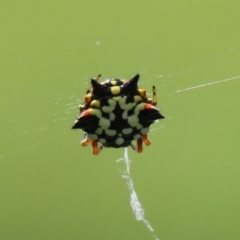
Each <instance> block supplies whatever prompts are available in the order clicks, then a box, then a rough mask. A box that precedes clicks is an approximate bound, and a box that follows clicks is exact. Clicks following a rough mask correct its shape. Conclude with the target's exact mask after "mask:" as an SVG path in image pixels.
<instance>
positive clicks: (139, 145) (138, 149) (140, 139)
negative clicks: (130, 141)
mask: <svg viewBox="0 0 240 240" xmlns="http://www.w3.org/2000/svg"><path fill="white" fill-rule="evenodd" d="M142 142H143V140H142V138H139V139H138V140H137V152H139V153H141V152H142V150H143V149H142Z"/></svg>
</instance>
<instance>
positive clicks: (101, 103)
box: [72, 74, 164, 155]
mask: <svg viewBox="0 0 240 240" xmlns="http://www.w3.org/2000/svg"><path fill="white" fill-rule="evenodd" d="M100 77H101V75H98V76H97V77H96V78H94V79H91V85H92V86H91V87H90V88H89V89H88V90H87V93H86V95H85V96H84V103H83V104H81V105H80V106H79V109H80V114H79V115H78V118H77V120H76V121H75V122H74V125H73V126H72V129H77V128H80V129H82V130H83V131H84V135H83V140H82V141H81V145H82V146H84V147H85V146H87V145H89V144H90V143H91V144H92V148H93V154H94V155H97V154H99V153H100V151H101V150H102V149H103V147H113V148H120V147H128V146H131V148H132V149H133V150H135V151H137V152H138V153H141V152H142V150H143V147H142V145H143V143H144V144H145V145H146V146H149V145H150V140H149V139H148V137H147V133H148V132H149V127H150V125H151V124H152V123H153V122H154V121H156V120H157V119H162V118H164V116H163V115H162V114H161V113H160V112H159V109H158V108H156V105H157V97H156V88H155V86H153V87H152V94H153V96H152V98H147V96H146V90H145V89H139V88H138V80H139V74H137V75H135V76H134V77H133V78H131V79H130V80H122V79H115V78H114V79H111V80H109V79H108V80H105V81H104V82H101V83H100V82H99V80H100ZM133 140H136V141H137V146H135V145H134V144H133V143H132V141H133Z"/></svg>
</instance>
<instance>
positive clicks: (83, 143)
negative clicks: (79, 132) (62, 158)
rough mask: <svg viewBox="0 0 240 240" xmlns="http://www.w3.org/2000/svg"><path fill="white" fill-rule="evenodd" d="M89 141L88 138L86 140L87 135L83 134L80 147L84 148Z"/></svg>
mask: <svg viewBox="0 0 240 240" xmlns="http://www.w3.org/2000/svg"><path fill="white" fill-rule="evenodd" d="M91 141H92V140H91V139H90V138H88V136H87V133H86V132H84V134H83V140H82V141H81V145H82V146H83V147H86V146H87V145H88V144H89V143H90V142H91Z"/></svg>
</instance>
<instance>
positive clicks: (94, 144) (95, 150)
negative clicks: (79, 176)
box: [92, 140, 103, 155]
mask: <svg viewBox="0 0 240 240" xmlns="http://www.w3.org/2000/svg"><path fill="white" fill-rule="evenodd" d="M92 147H93V154H94V155H98V154H99V153H100V152H101V150H102V149H103V145H101V146H100V147H98V142H97V140H93V141H92Z"/></svg>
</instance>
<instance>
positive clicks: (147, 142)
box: [142, 134, 151, 146]
mask: <svg viewBox="0 0 240 240" xmlns="http://www.w3.org/2000/svg"><path fill="white" fill-rule="evenodd" d="M142 140H143V142H144V143H145V145H147V146H149V145H150V144H151V142H150V140H149V139H148V137H147V134H143V135H142Z"/></svg>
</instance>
